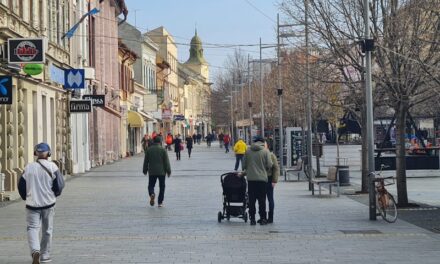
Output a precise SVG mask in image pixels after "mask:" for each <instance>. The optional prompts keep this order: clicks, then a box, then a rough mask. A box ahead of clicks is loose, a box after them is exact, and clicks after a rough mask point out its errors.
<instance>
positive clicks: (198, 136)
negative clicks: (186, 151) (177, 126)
mask: <svg viewBox="0 0 440 264" xmlns="http://www.w3.org/2000/svg"><path fill="white" fill-rule="evenodd" d="M201 141H202V134H200V133H198V134H197V144H199V145H200V142H201Z"/></svg>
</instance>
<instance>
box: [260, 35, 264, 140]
mask: <svg viewBox="0 0 440 264" xmlns="http://www.w3.org/2000/svg"><path fill="white" fill-rule="evenodd" d="M262 50H263V47H261V38H260V93H261V95H260V97H261V112H260V113H261V136H262V137H263V138H264V93H263V91H264V89H263V61H262V57H263V56H262Z"/></svg>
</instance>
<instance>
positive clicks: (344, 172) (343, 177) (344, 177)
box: [336, 165, 350, 186]
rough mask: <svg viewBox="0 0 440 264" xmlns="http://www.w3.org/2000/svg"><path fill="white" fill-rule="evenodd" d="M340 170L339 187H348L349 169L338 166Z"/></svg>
mask: <svg viewBox="0 0 440 264" xmlns="http://www.w3.org/2000/svg"><path fill="white" fill-rule="evenodd" d="M336 168H337V169H338V178H339V185H341V186H348V185H350V171H349V169H348V168H349V167H348V166H345V165H339V166H336Z"/></svg>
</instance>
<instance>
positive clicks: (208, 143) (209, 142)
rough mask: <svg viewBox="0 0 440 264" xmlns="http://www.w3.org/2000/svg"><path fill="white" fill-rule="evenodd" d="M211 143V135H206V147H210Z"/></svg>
mask: <svg viewBox="0 0 440 264" xmlns="http://www.w3.org/2000/svg"><path fill="white" fill-rule="evenodd" d="M211 142H212V134H211V133H208V135H207V136H206V145H207V146H208V148H210V147H211Z"/></svg>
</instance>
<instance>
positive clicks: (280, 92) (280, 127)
mask: <svg viewBox="0 0 440 264" xmlns="http://www.w3.org/2000/svg"><path fill="white" fill-rule="evenodd" d="M280 49H281V45H280V14H277V61H278V89H277V94H278V101H279V118H280V120H279V123H278V131H279V138H280V142H279V159H280V160H279V162H280V171H283V165H284V164H283V163H284V155H283V154H284V153H283V152H284V140H283V133H284V131H283V88H282V86H281V60H280V57H281V53H280Z"/></svg>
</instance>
